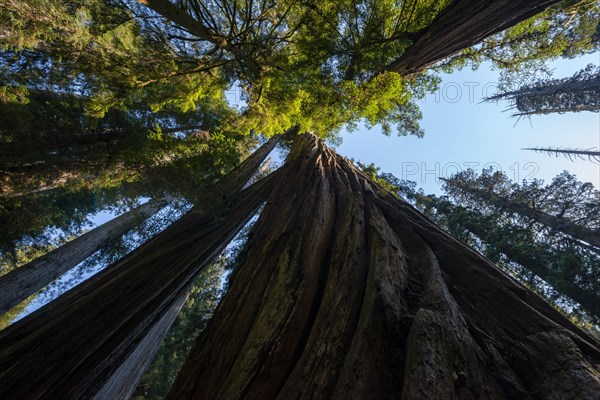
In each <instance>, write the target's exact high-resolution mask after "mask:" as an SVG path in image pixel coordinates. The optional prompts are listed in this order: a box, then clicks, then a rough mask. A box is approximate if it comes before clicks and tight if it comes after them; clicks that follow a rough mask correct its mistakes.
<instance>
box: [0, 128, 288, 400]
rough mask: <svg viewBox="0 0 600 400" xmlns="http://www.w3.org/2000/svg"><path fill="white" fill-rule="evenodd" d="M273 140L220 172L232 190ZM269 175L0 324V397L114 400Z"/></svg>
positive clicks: (261, 195) (131, 384)
mask: <svg viewBox="0 0 600 400" xmlns="http://www.w3.org/2000/svg"><path fill="white" fill-rule="evenodd" d="M278 140H279V139H278V138H273V139H271V140H270V141H269V142H267V143H266V144H265V145H263V146H262V147H261V148H260V149H259V150H258V151H257V152H256V153H255V154H253V155H251V156H250V157H249V158H248V159H247V160H246V161H245V162H244V163H243V164H242V165H240V167H239V168H238V169H237V170H235V171H234V172H232V173H231V174H230V175H229V176H228V177H226V178H225V181H226V183H227V185H229V187H237V190H239V188H240V187H241V186H242V185H243V184H244V183H245V179H246V178H247V177H249V176H251V175H252V172H253V171H252V170H251V169H252V168H256V167H257V166H258V165H260V162H261V161H262V160H263V159H264V157H266V156H267V155H268V153H269V152H270V150H272V148H273V147H274V146H275V144H276V143H277V142H278ZM249 170H250V171H249ZM278 175H279V173H278V172H275V173H273V174H271V175H270V176H268V177H266V178H264V179H262V180H261V181H259V182H257V183H255V184H254V185H252V186H251V187H249V188H248V189H245V190H244V191H243V192H241V193H239V194H237V195H235V193H236V191H235V190H234V191H233V192H231V193H229V196H228V198H226V199H224V201H227V202H231V200H232V198H233V199H234V201H233V204H232V205H231V207H229V211H228V212H227V213H226V215H225V216H223V217H214V216H212V215H210V214H206V213H202V212H199V211H198V209H197V208H193V209H192V210H191V211H190V212H188V213H187V214H185V215H184V216H183V217H182V218H180V219H179V220H178V221H176V222H175V223H173V224H172V225H171V226H170V227H168V228H167V229H166V230H164V231H163V232H162V233H160V234H159V235H157V236H156V237H155V238H153V239H151V240H150V241H148V242H147V243H145V244H143V245H142V246H140V247H139V248H138V249H136V250H135V251H134V252H132V253H131V254H129V255H128V256H126V257H125V258H123V259H122V260H120V261H118V262H116V263H115V264H113V265H111V266H110V267H108V268H107V269H105V270H104V271H102V272H100V273H99V274H97V275H96V276H94V277H92V278H91V279H90V280H88V281H86V282H84V283H83V284H81V285H79V286H77V287H75V288H74V289H73V290H71V291H69V292H67V293H65V294H63V295H62V296H61V297H59V298H58V299H56V300H55V301H53V302H51V303H49V304H48V305H46V306H45V307H43V308H41V309H40V310H38V311H36V312H34V313H33V314H31V315H29V316H27V317H25V318H24V319H22V320H20V321H18V322H17V323H15V324H14V325H12V326H10V327H8V328H7V329H5V330H3V331H1V332H0V349H1V350H0V398H2V399H57V398H60V399H83V398H104V399H107V400H114V399H115V398H113V397H109V396H112V395H114V394H115V393H118V394H119V396H121V395H123V396H125V394H127V393H130V392H131V390H133V389H134V388H135V385H136V384H137V379H138V378H139V376H140V375H141V373H143V370H142V369H141V367H140V366H146V365H147V364H148V362H149V360H150V359H151V357H152V355H153V353H154V351H155V346H157V345H158V343H159V340H157V339H158V338H159V337H160V336H162V335H164V333H165V332H166V330H168V328H169V326H170V324H171V322H172V319H173V317H174V316H175V314H176V312H175V310H176V309H177V308H178V307H179V306H178V304H179V302H180V301H181V296H183V297H185V295H186V293H187V289H188V288H189V285H190V284H191V282H192V281H193V280H194V278H195V277H196V276H197V275H198V274H199V273H200V272H201V270H202V268H203V267H204V266H206V265H207V264H208V263H209V262H210V261H211V260H212V259H213V258H214V257H215V256H217V255H218V254H219V253H220V252H221V251H222V249H223V248H224V247H225V246H226V245H227V243H229V242H230V241H231V239H232V238H233V237H234V236H235V234H236V233H237V232H238V231H239V230H240V229H241V228H242V227H243V226H244V225H245V223H246V222H247V221H248V220H249V219H250V218H251V217H252V215H254V213H255V212H256V210H257V209H258V208H259V207H260V205H261V204H262V203H263V202H264V200H265V198H266V196H267V194H268V192H269V191H270V189H271V186H272V184H273V182H274V181H276V179H277V176H278ZM232 190H233V189H232ZM40 360H43V363H42V362H40ZM124 364H129V365H130V366H131V368H128V367H127V365H124ZM138 368H139V369H138ZM117 398H125V397H117Z"/></svg>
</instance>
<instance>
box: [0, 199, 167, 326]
mask: <svg viewBox="0 0 600 400" xmlns="http://www.w3.org/2000/svg"><path fill="white" fill-rule="evenodd" d="M163 206H165V202H164V201H162V200H154V201H149V202H148V203H146V204H143V205H141V206H139V207H137V208H135V209H133V210H131V211H128V212H126V213H125V214H123V215H120V216H119V217H117V218H115V219H113V220H111V221H108V222H107V223H105V224H102V225H100V226H99V227H97V228H95V229H92V230H91V231H89V232H87V233H85V234H83V235H81V236H79V237H78V238H76V239H74V240H72V241H70V242H68V243H66V244H64V245H62V246H60V247H59V248H57V249H54V250H52V251H51V252H49V253H47V254H44V255H43V256H41V257H38V258H36V259H35V260H33V261H31V262H29V263H27V264H25V265H23V266H21V267H19V268H17V269H14V270H12V271H10V272H9V273H7V274H6V275H2V276H0V315H2V314H4V313H5V312H7V311H8V310H10V309H11V308H12V307H14V306H16V305H17V304H19V303H20V302H22V301H23V300H25V299H26V298H27V297H29V296H31V295H32V294H34V293H36V292H37V291H38V290H40V289H42V288H44V287H46V286H48V285H49V284H50V283H51V282H52V281H54V280H55V279H57V278H58V277H60V276H61V275H62V274H64V273H65V272H67V271H68V270H70V269H71V268H73V267H75V266H76V265H77V264H79V263H80V262H82V261H83V260H85V259H86V258H87V257H89V256H91V255H92V254H94V253H95V252H96V251H98V250H99V249H101V248H102V247H104V246H106V245H107V244H109V243H110V242H112V241H114V240H115V239H117V238H119V237H121V236H122V235H123V234H124V233H125V232H127V231H129V230H130V229H132V228H134V227H135V226H137V225H138V224H140V223H141V222H143V221H144V219H145V218H148V217H150V216H151V215H154V214H155V213H156V212H157V211H158V210H160V209H161V208H162V207H163Z"/></svg>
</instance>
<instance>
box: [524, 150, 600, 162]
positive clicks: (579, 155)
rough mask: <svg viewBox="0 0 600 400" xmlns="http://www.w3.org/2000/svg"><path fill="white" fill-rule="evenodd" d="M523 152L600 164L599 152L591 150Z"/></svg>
mask: <svg viewBox="0 0 600 400" xmlns="http://www.w3.org/2000/svg"><path fill="white" fill-rule="evenodd" d="M523 150H532V151H536V152H538V153H546V154H548V155H553V156H556V157H558V156H561V155H562V156H564V157H566V158H568V159H569V160H571V161H573V160H577V159H580V160H585V159H587V160H589V161H596V162H600V151H596V150H592V149H563V148H559V147H529V148H526V149H523Z"/></svg>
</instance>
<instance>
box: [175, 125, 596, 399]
mask: <svg viewBox="0 0 600 400" xmlns="http://www.w3.org/2000/svg"><path fill="white" fill-rule="evenodd" d="M281 172H282V178H283V179H282V180H281V181H280V182H281V184H280V186H279V187H278V188H277V190H273V191H271V194H270V196H269V199H268V201H267V206H266V207H265V209H264V210H263V212H262V213H261V216H260V218H259V221H258V222H257V224H256V225H255V228H254V231H253V233H252V234H251V239H250V240H249V242H248V244H247V249H246V252H245V256H244V258H243V260H241V264H240V265H239V266H238V268H237V270H236V271H235V273H234V275H233V277H232V284H231V288H230V290H229V292H228V294H227V296H226V297H225V299H224V300H223V302H222V303H221V305H220V306H219V307H218V309H217V311H216V313H215V315H214V317H213V319H212V320H211V321H210V322H209V324H208V326H207V328H206V330H205V331H204V332H203V333H202V334H201V335H200V337H199V338H198V340H197V341H196V343H195V345H194V347H193V349H192V351H191V352H190V354H189V356H188V358H187V360H186V362H185V364H184V366H183V368H182V370H181V371H180V373H179V376H178V377H177V379H176V381H175V383H174V385H173V387H172V390H171V392H170V394H169V396H168V399H170V400H176V399H177V400H179V399H275V398H277V399H286V400H287V399H315V398H327V399H360V398H375V399H387V398H402V399H423V398H432V399H502V398H507V399H517V398H519V399H527V398H544V399H551V398H555V399H596V398H597V395H598V393H600V366H599V363H600V344H599V343H598V342H597V341H595V340H594V339H593V338H591V337H590V336H588V335H587V334H586V333H585V332H583V331H582V330H580V329H579V328H577V327H576V326H574V325H573V324H571V323H570V322H569V321H568V320H567V319H566V318H565V317H564V316H563V315H561V314H560V313H559V312H558V311H556V310H555V309H554V308H552V307H551V306H549V305H548V304H547V303H546V302H544V301H543V300H542V299H541V298H540V297H538V296H537V295H535V294H534V293H533V292H531V291H530V290H528V289H527V288H525V287H523V286H522V285H520V284H519V283H517V282H516V281H514V280H513V279H512V278H510V277H509V276H507V275H505V274H504V273H503V272H501V271H500V270H499V269H498V268H497V267H496V266H494V265H493V264H491V263H490V262H489V261H487V260H486V259H485V258H483V257H482V256H480V255H479V254H477V253H476V252H474V251H473V250H471V249H470V248H468V247H467V246H465V245H464V244H462V243H460V242H458V241H457V240H455V239H453V238H452V237H450V236H448V235H447V234H446V233H444V232H443V231H441V230H440V229H439V228H438V227H436V226H435V225H434V224H432V223H431V222H430V221H429V220H428V219H426V218H425V217H424V216H422V215H421V214H420V213H419V212H417V211H416V210H415V209H414V208H412V207H411V206H409V205H408V204H407V203H405V202H403V201H401V200H398V199H396V198H395V197H394V196H392V195H391V194H390V193H389V192H386V191H385V190H384V189H382V188H381V187H380V186H378V185H377V184H376V183H374V182H373V181H371V180H370V179H369V178H367V177H366V176H365V175H364V174H362V173H361V172H359V171H358V170H357V169H356V168H354V167H353V166H352V165H351V164H350V163H349V162H348V161H347V160H346V159H344V158H342V157H340V156H339V155H337V154H336V153H334V152H333V151H331V150H329V149H328V148H326V147H325V146H324V144H323V143H322V142H320V141H319V140H317V139H316V138H315V137H314V136H312V135H303V136H300V137H299V138H298V139H296V142H295V144H294V147H293V148H292V151H291V153H290V156H289V158H288V160H287V162H286V165H285V166H284V167H283V169H282V171H281Z"/></svg>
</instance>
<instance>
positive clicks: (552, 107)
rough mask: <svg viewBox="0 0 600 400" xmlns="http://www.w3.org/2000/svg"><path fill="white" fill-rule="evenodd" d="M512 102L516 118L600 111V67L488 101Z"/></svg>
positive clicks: (592, 66)
mask: <svg viewBox="0 0 600 400" xmlns="http://www.w3.org/2000/svg"><path fill="white" fill-rule="evenodd" d="M504 99H506V100H508V101H509V102H510V104H511V109H516V112H515V113H514V114H513V116H519V117H520V116H526V115H534V114H535V115H541V114H551V113H565V112H579V111H599V110H600V100H598V99H600V67H596V66H594V65H592V64H590V65H588V66H587V67H586V68H584V69H582V70H581V71H579V72H577V73H576V74H575V75H573V76H572V77H570V78H564V79H551V80H543V81H538V82H535V83H534V84H531V85H527V86H523V87H521V88H520V89H519V90H516V91H508V92H503V93H499V94H497V95H494V96H492V97H488V98H486V99H485V100H486V101H498V100H504Z"/></svg>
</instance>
